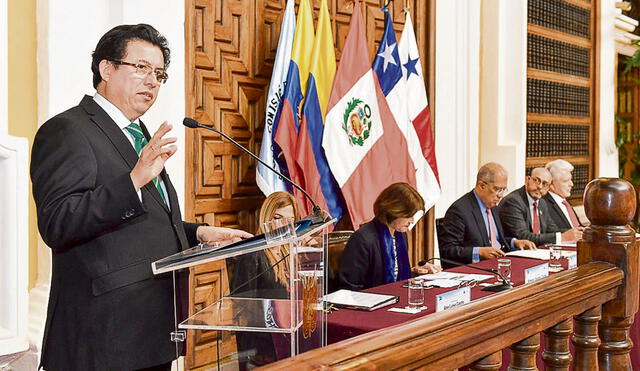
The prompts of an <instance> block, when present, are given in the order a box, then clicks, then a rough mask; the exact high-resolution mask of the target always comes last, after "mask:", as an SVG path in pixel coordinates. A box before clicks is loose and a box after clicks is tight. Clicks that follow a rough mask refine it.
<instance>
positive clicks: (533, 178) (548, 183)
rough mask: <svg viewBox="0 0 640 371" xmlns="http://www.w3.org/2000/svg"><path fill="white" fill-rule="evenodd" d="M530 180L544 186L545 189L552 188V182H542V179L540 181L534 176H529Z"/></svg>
mask: <svg viewBox="0 0 640 371" xmlns="http://www.w3.org/2000/svg"><path fill="white" fill-rule="evenodd" d="M529 178H530V179H531V180H533V181H534V182H535V183H536V184H537V185H539V186H542V187H543V188H547V187H549V186H551V182H547V181H544V180H542V179H540V178H538V177H533V176H531V175H529Z"/></svg>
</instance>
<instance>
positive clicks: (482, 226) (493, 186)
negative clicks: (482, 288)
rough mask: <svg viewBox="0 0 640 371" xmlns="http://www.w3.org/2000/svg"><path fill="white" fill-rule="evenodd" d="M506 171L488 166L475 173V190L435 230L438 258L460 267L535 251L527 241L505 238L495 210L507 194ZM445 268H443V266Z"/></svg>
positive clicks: (455, 203) (492, 165) (458, 201)
mask: <svg viewBox="0 0 640 371" xmlns="http://www.w3.org/2000/svg"><path fill="white" fill-rule="evenodd" d="M507 179H508V178H507V171H506V170H505V169H504V168H503V167H502V166H501V165H499V164H496V163H493V162H490V163H487V164H485V165H483V166H482V167H481V168H480V170H478V176H477V179H476V186H475V188H474V189H473V190H472V191H471V192H469V193H467V194H465V195H464V196H462V197H461V198H459V199H458V200H457V201H456V202H454V203H453V204H452V205H451V206H450V207H449V209H448V210H447V213H446V214H445V216H444V219H443V221H442V224H441V226H442V228H440V230H438V239H439V240H440V241H439V244H440V256H442V257H443V258H445V259H449V260H454V261H457V262H461V263H475V262H478V261H480V260H481V259H491V258H498V257H501V256H503V255H504V254H505V252H507V251H511V250H515V249H521V250H522V249H535V248H536V245H535V244H534V243H533V242H531V241H528V240H518V239H515V238H505V236H504V233H503V231H502V225H501V223H500V217H499V216H498V212H497V208H496V206H497V205H498V203H499V202H500V200H501V199H502V197H504V195H505V193H506V191H507ZM443 266H445V267H446V264H443Z"/></svg>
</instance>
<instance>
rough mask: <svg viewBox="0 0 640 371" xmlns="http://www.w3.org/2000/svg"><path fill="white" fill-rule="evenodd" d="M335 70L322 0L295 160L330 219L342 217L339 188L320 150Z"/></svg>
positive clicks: (307, 205) (308, 188)
mask: <svg viewBox="0 0 640 371" xmlns="http://www.w3.org/2000/svg"><path fill="white" fill-rule="evenodd" d="M335 73H336V57H335V52H334V47H333V35H332V33H331V18H330V17H329V9H328V8H327V2H326V0H322V2H321V4H320V14H319V16H318V25H317V27H316V38H315V41H314V44H313V51H312V52H311V67H310V70H309V80H308V81H307V93H306V94H305V98H304V104H303V105H302V120H301V122H300V132H299V133H298V144H297V149H298V153H297V162H298V165H299V167H300V170H301V174H302V177H303V178H304V184H305V190H306V191H307V192H308V193H309V195H311V197H312V198H313V199H314V200H315V201H316V202H317V203H318V206H320V208H321V209H323V210H326V211H328V212H329V214H331V216H332V217H333V218H336V219H338V220H339V219H340V218H341V217H342V202H341V198H340V188H339V187H338V184H337V183H336V181H335V179H334V178H333V175H332V174H331V170H330V169H329V164H328V163H327V158H326V156H325V154H324V150H323V149H322V135H323V132H324V117H325V113H326V109H327V103H328V102H329V95H331V86H332V85H333V76H334V75H335ZM302 205H304V207H302V209H303V210H304V211H305V213H310V212H311V209H312V205H311V204H310V203H308V202H306V203H305V204H302ZM302 205H301V206H302Z"/></svg>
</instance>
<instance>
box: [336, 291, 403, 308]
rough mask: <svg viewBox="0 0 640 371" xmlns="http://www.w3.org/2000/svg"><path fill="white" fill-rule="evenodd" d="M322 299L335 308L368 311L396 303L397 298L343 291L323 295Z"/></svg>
mask: <svg viewBox="0 0 640 371" xmlns="http://www.w3.org/2000/svg"><path fill="white" fill-rule="evenodd" d="M324 299H325V300H326V301H327V302H329V303H331V304H333V305H335V306H337V307H341V308H348V309H357V310H368V311H372V310H376V309H378V308H382V307H384V306H387V305H391V304H394V303H397V302H398V297H397V296H395V295H384V294H374V293H370V292H358V291H351V290H344V289H343V290H338V291H336V292H333V293H331V294H328V295H325V297H324Z"/></svg>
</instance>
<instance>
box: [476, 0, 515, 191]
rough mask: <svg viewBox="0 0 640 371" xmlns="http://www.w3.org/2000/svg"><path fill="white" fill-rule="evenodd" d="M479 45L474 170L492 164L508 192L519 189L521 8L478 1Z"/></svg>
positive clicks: (489, 0) (493, 0)
mask: <svg viewBox="0 0 640 371" xmlns="http://www.w3.org/2000/svg"><path fill="white" fill-rule="evenodd" d="M480 33H481V39H480V162H479V163H480V164H484V163H487V162H497V163H499V164H501V165H502V166H504V167H505V169H506V170H507V172H508V174H509V183H508V187H509V190H514V189H516V188H518V187H520V186H522V185H523V184H524V176H525V160H526V152H525V147H526V135H527V121H526V118H527V95H526V94H527V2H526V0H510V1H501V0H484V1H483V2H482V15H481V28H480Z"/></svg>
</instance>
